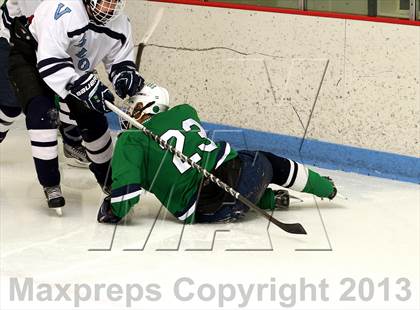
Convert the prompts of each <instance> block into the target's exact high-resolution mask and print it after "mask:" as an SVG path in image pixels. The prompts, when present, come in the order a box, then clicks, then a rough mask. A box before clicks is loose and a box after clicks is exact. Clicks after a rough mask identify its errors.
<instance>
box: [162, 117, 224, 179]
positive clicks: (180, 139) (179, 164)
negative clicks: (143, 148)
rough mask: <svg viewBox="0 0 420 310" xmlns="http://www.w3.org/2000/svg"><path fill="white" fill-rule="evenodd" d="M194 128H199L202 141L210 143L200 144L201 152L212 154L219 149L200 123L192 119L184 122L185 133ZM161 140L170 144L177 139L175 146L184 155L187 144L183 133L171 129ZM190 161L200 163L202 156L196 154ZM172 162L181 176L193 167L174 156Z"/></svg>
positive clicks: (198, 132)
mask: <svg viewBox="0 0 420 310" xmlns="http://www.w3.org/2000/svg"><path fill="white" fill-rule="evenodd" d="M193 126H196V127H198V129H199V131H197V134H198V135H199V136H200V137H201V138H202V139H204V140H205V141H206V142H208V144H206V143H204V142H203V143H202V144H200V145H199V146H198V148H199V149H200V150H201V151H203V152H208V153H210V152H213V151H214V150H215V149H217V145H216V144H215V143H214V142H213V141H211V140H210V139H208V138H207V136H206V132H205V130H204V128H203V127H202V126H201V125H200V123H198V122H197V121H195V120H193V119H192V118H189V119H187V120H185V121H183V122H182V129H183V130H184V131H185V132H189V131H191V130H192V127H193ZM160 138H161V139H162V140H164V141H166V142H168V141H169V139H171V138H175V139H176V144H175V148H176V150H177V151H179V152H181V153H183V150H184V144H185V136H184V135H183V134H182V132H181V131H179V130H174V129H170V130H168V131H167V132H165V133H164V134H163V135H162V136H161V137H160ZM162 148H163V147H162ZM190 159H191V160H192V161H193V162H195V163H198V162H199V161H200V160H201V156H200V155H199V154H198V153H195V154H194V155H192V156H191V157H190ZM172 162H173V163H174V165H175V167H176V168H177V169H178V170H179V172H180V173H181V174H183V173H184V172H186V171H187V170H188V169H190V168H191V165H190V164H189V163H187V162H183V161H182V160H181V159H180V158H178V156H176V155H174V156H173V159H172Z"/></svg>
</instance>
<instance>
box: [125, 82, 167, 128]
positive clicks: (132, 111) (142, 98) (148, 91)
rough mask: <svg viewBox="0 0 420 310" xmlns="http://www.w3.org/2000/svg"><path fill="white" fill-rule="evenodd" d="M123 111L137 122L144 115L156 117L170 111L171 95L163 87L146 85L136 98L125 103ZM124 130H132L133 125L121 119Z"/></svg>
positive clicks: (151, 84)
mask: <svg viewBox="0 0 420 310" xmlns="http://www.w3.org/2000/svg"><path fill="white" fill-rule="evenodd" d="M121 109H122V110H123V111H124V112H125V113H126V114H128V115H129V116H131V117H132V118H134V119H136V120H140V119H141V118H142V117H143V116H144V115H146V114H148V115H155V114H158V113H161V112H165V111H167V110H168V109H169V93H168V91H167V90H166V89H165V88H163V87H158V86H157V85H156V84H153V83H146V85H145V86H144V88H143V89H142V90H141V91H140V93H138V94H137V95H136V96H133V97H131V98H129V99H128V100H125V101H124V102H123V106H122V107H121ZM119 120H120V125H121V129H122V130H126V129H129V128H131V124H129V123H128V122H127V121H125V120H124V119H122V118H121V117H120V118H119Z"/></svg>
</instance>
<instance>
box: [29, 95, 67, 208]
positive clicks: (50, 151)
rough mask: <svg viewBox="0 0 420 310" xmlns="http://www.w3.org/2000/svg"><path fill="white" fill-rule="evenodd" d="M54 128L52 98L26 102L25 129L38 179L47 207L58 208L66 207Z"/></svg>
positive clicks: (55, 126) (34, 99)
mask: <svg viewBox="0 0 420 310" xmlns="http://www.w3.org/2000/svg"><path fill="white" fill-rule="evenodd" d="M57 125H58V111H57V109H56V108H55V106H54V102H53V100H52V99H51V98H48V97H46V96H37V97H35V98H33V99H32V100H31V101H30V102H29V104H28V106H27V109H26V127H27V129H28V132H29V136H30V139H31V149H32V156H33V158H34V163H35V169H36V173H37V176H38V180H39V183H40V184H41V185H42V186H43V188H44V193H45V196H46V198H47V201H48V206H49V207H50V208H59V207H62V206H64V204H65V201H64V197H63V195H62V193H61V188H60V171H59V169H58V150H57V145H58V143H57Z"/></svg>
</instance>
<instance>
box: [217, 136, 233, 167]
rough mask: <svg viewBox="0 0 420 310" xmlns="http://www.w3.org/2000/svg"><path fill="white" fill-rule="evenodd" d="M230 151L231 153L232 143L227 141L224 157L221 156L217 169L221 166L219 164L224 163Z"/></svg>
mask: <svg viewBox="0 0 420 310" xmlns="http://www.w3.org/2000/svg"><path fill="white" fill-rule="evenodd" d="M229 153H230V145H229V143H227V142H226V147H225V153H224V154H223V156H222V158H220V159H219V161H218V162H217V164H216V167H215V169H217V168H219V166H220V165H221V164H223V162H224V161H225V159H226V157H228V155H229Z"/></svg>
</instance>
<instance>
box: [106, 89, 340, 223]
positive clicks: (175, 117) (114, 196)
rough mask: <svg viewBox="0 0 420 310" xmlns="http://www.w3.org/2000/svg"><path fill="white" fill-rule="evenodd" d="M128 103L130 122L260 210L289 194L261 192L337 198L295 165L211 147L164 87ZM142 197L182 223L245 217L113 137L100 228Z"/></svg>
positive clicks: (144, 141)
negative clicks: (149, 198)
mask: <svg viewBox="0 0 420 310" xmlns="http://www.w3.org/2000/svg"><path fill="white" fill-rule="evenodd" d="M131 102H132V105H131V108H130V111H129V112H128V113H129V114H130V115H131V116H132V117H133V118H135V119H136V120H138V121H139V122H140V123H142V124H143V125H144V126H145V127H146V128H148V129H149V130H150V131H151V132H153V133H154V134H156V135H158V136H159V137H161V139H162V140H165V141H167V142H168V143H170V144H171V145H173V146H175V148H176V149H177V150H179V151H181V152H182V153H183V154H184V155H186V156H187V157H189V158H191V159H192V160H193V161H194V162H196V163H197V164H199V165H200V166H201V167H203V168H205V169H207V170H208V171H210V172H211V173H213V174H214V175H215V176H217V177H218V178H220V179H221V180H222V181H224V182H225V183H226V184H228V185H229V186H231V187H233V188H234V189H236V190H237V191H238V192H240V193H241V194H242V195H243V196H245V197H246V198H247V199H249V200H250V201H251V202H253V203H255V204H257V205H258V206H259V207H260V208H262V209H268V210H273V209H275V208H277V207H279V206H280V205H285V204H286V205H287V199H286V202H285V199H284V198H287V190H279V191H273V190H272V189H270V188H267V186H268V185H269V184H272V183H273V184H277V185H280V186H282V187H284V188H289V189H293V190H296V191H301V192H306V193H311V194H314V195H316V196H318V197H326V198H329V199H333V198H334V197H335V195H336V193H337V190H336V188H335V186H334V183H333V182H332V180H331V179H330V178H328V177H322V176H320V175H319V174H318V173H316V172H315V171H312V170H311V169H308V168H306V167H305V166H303V165H302V164H300V163H297V162H295V161H293V160H289V159H287V158H283V157H279V156H276V155H274V154H272V153H268V152H263V151H248V150H245V151H236V150H235V149H233V148H232V147H231V146H230V144H229V143H228V142H225V141H220V142H214V141H212V140H211V139H209V138H208V137H207V135H206V132H205V130H204V129H203V127H202V125H201V123H200V119H199V117H198V115H197V112H196V110H195V109H194V108H193V107H191V106H190V105H187V104H182V105H178V106H175V107H173V108H171V109H168V108H169V106H168V104H169V95H168V92H167V91H166V89H164V88H162V87H159V86H156V85H154V84H147V85H146V86H145V87H144V88H143V89H142V91H141V93H139V94H138V95H137V96H135V97H133V98H131ZM143 190H145V191H147V192H150V193H153V194H154V195H155V196H156V198H157V199H158V200H159V201H160V202H161V203H162V205H164V206H165V207H166V208H167V210H168V211H169V212H170V213H171V214H173V215H174V216H175V217H176V218H178V219H179V220H180V221H181V222H183V223H204V222H207V223H211V222H232V221H235V220H238V219H240V218H241V217H243V216H244V215H245V214H246V213H247V211H248V209H249V208H248V207H247V206H245V205H243V204H242V203H240V202H239V201H236V200H235V199H234V198H233V197H231V196H230V195H229V194H228V193H226V192H225V191H224V190H223V189H221V188H219V187H218V186H217V185H216V184H214V183H212V182H211V181H210V180H208V179H206V178H204V177H203V176H202V175H201V174H200V173H199V172H198V170H197V169H194V168H193V167H191V166H190V165H189V164H188V163H187V162H183V161H181V159H179V158H178V157H177V156H175V155H174V154H172V153H170V152H169V151H168V150H165V149H164V148H163V147H161V146H160V145H159V144H158V143H157V142H156V141H154V140H153V139H151V138H149V137H148V136H146V135H145V134H144V133H143V132H141V131H140V130H137V129H134V128H129V129H128V130H125V131H123V132H122V133H121V134H120V135H119V137H118V140H117V143H116V146H115V150H114V155H113V159H112V193H111V195H110V196H108V197H106V198H105V199H104V202H103V203H102V205H101V207H100V209H99V212H98V221H99V222H101V223H117V222H119V221H120V220H121V219H122V218H123V217H124V216H125V215H126V214H127V213H128V212H129V210H130V209H131V208H132V207H133V206H134V205H135V204H137V203H138V202H139V199H140V196H141V194H142V192H143Z"/></svg>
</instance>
